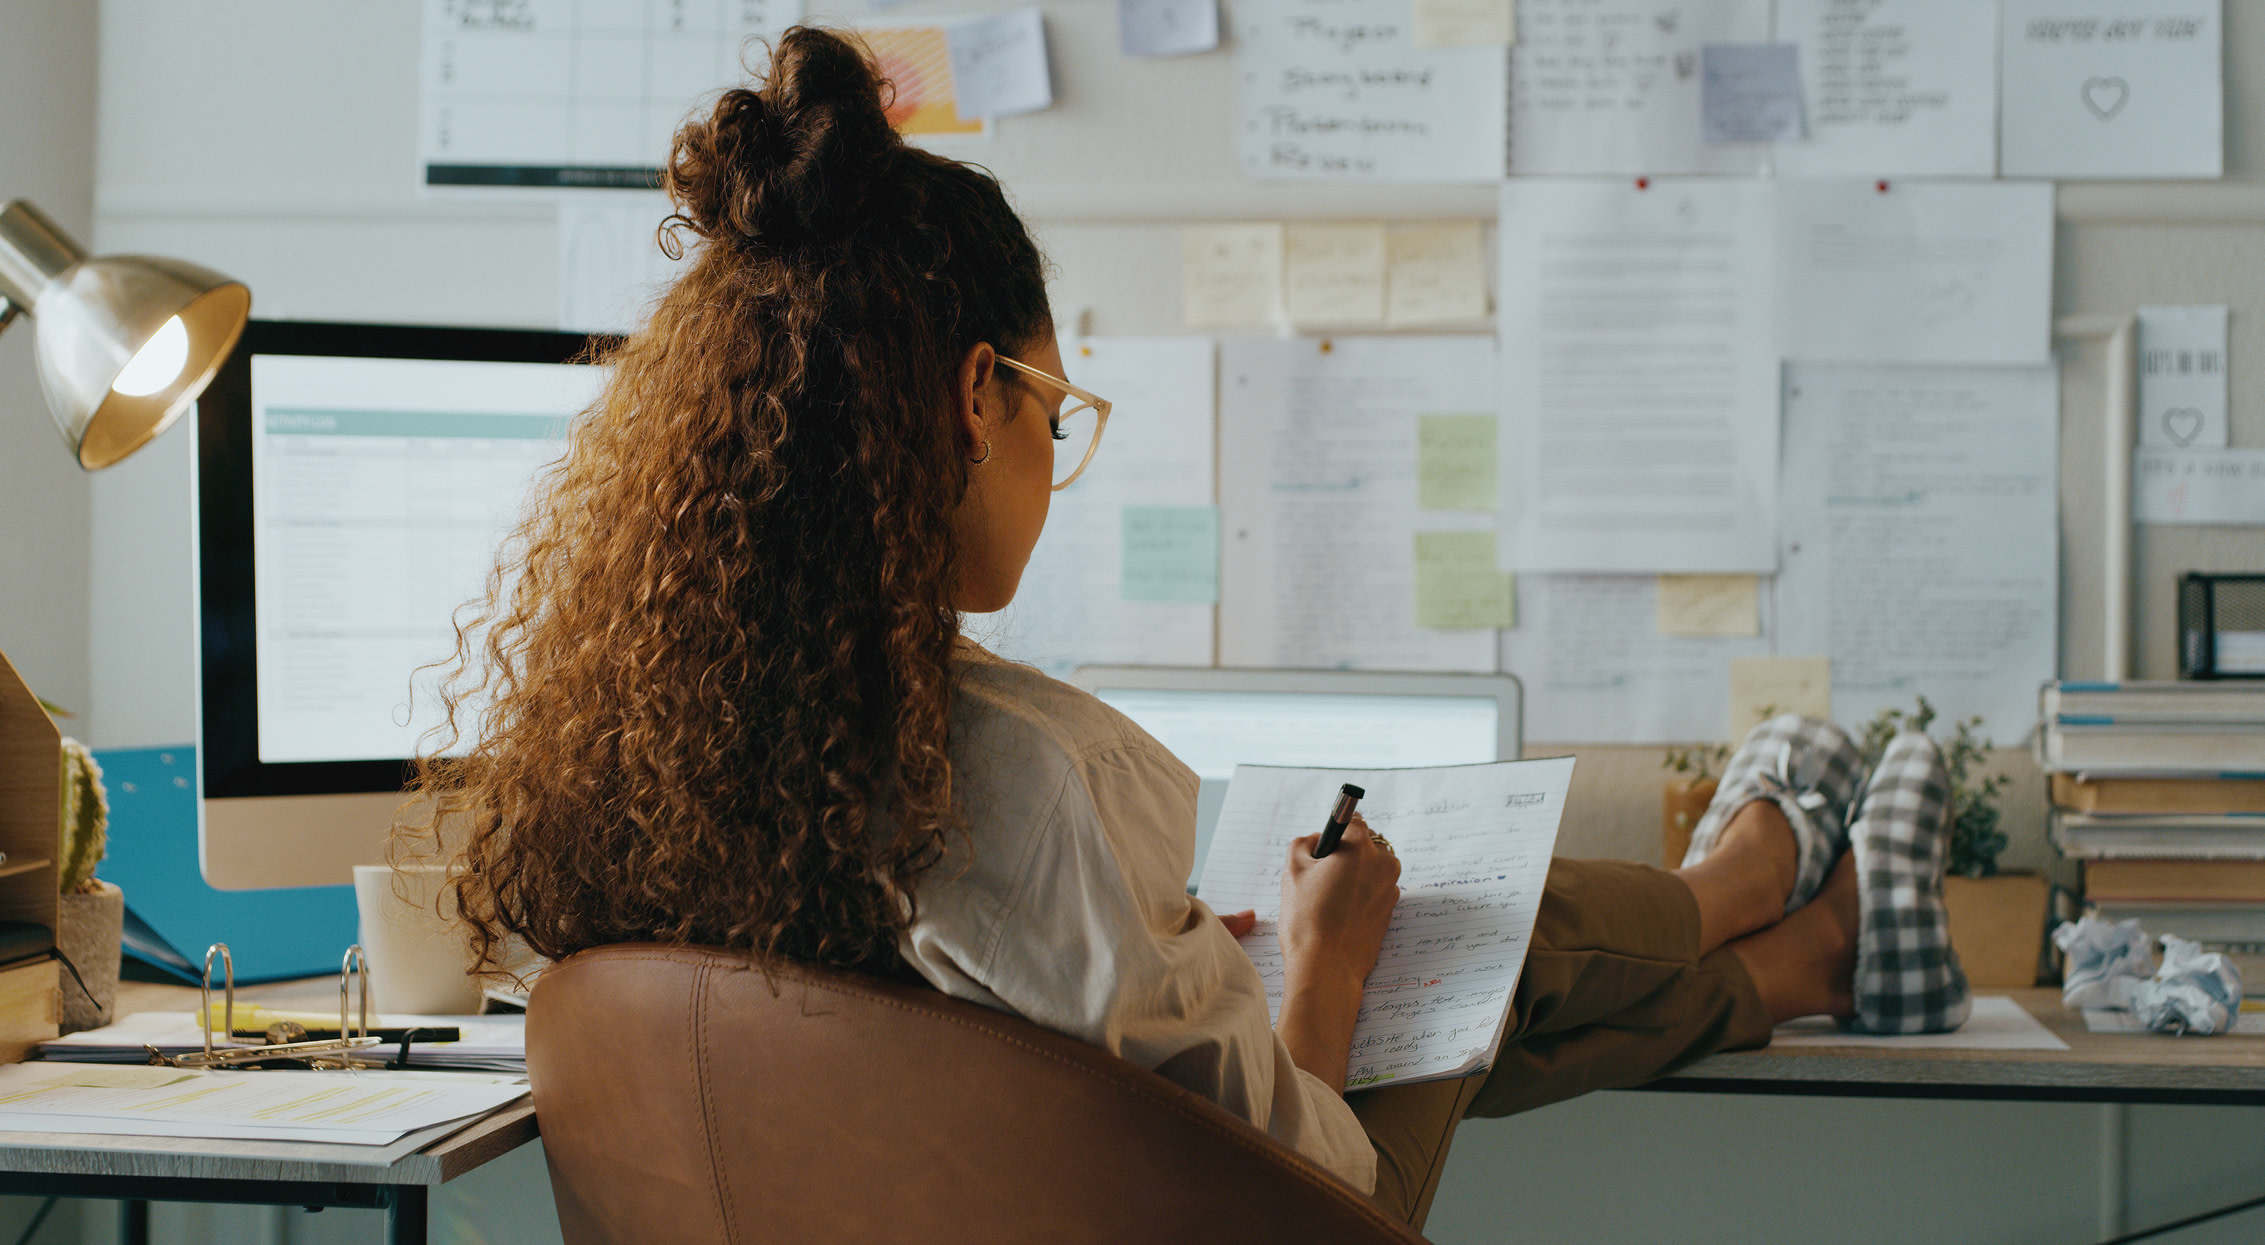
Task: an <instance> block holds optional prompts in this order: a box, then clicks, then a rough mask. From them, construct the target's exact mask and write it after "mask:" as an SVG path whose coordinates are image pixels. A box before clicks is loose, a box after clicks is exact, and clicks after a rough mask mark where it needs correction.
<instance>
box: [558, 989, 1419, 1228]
mask: <svg viewBox="0 0 2265 1245" xmlns="http://www.w3.org/2000/svg"><path fill="white" fill-rule="evenodd" d="M774 988H775V993H774ZM527 1065H528V1073H529V1075H530V1077H531V1078H532V1081H533V1087H534V1098H535V1109H536V1114H537V1118H538V1120H539V1121H540V1123H541V1127H542V1133H543V1146H544V1150H545V1152H546V1154H547V1155H548V1159H549V1162H550V1167H551V1183H552V1189H553V1193H554V1196H555V1197H556V1198H557V1201H558V1212H559V1221H560V1225H561V1227H562V1228H563V1229H564V1231H565V1237H566V1240H567V1242H568V1245H630V1243H631V1242H640V1243H641V1242H653V1241H670V1242H679V1241H684V1242H690V1241H717V1242H730V1243H732V1245H740V1243H742V1242H755V1241H781V1242H796V1243H797V1245H819V1243H823V1242H837V1241H838V1242H859V1243H861V1245H862V1243H865V1242H889V1241H905V1242H923V1243H925V1242H950V1241H962V1240H965V1241H983V1242H996V1243H999V1245H1020V1243H1022V1242H1031V1243H1036V1242H1048V1243H1049V1245H1051V1243H1055V1242H1084V1243H1090V1245H1117V1243H1119V1242H1122V1243H1124V1245H1135V1243H1138V1245H1187V1243H1189V1242H1195V1241H1206V1240H1215V1241H1232V1242H1236V1243H1237V1245H1250V1243H1253V1242H1264V1241H1296V1242H1300V1243H1301V1245H1304V1243H1308V1242H1331V1243H1333V1245H1334V1243H1337V1242H1346V1243H1351V1245H1358V1243H1361V1242H1399V1243H1402V1245H1405V1243H1407V1242H1417V1241H1421V1240H1422V1238H1421V1237H1420V1236H1418V1235H1416V1234H1415V1233H1414V1232H1412V1231H1410V1230H1409V1229H1408V1228H1406V1227H1405V1226H1404V1225H1401V1224H1399V1223H1397V1222H1395V1221H1393V1220H1392V1219H1390V1218H1388V1217H1387V1216H1385V1215H1384V1214H1383V1213H1382V1212H1381V1211H1379V1210H1378V1209H1377V1208H1376V1206H1375V1204H1374V1203H1372V1202H1370V1201H1369V1199H1368V1198H1366V1197H1363V1196H1362V1195H1361V1194H1359V1193H1357V1192H1355V1191H1354V1190H1353V1189H1352V1188H1351V1187H1350V1186H1348V1185H1346V1184H1344V1183H1343V1182H1342V1181H1339V1180H1338V1179H1336V1178H1335V1177H1334V1176H1331V1175H1330V1174H1329V1173H1328V1172H1326V1171H1324V1170H1323V1169H1321V1168H1320V1167H1318V1166H1317V1165H1315V1164H1314V1163H1312V1162H1311V1161H1309V1160H1307V1159H1305V1158H1303V1157H1302V1156H1300V1155H1298V1154H1297V1153H1295V1152H1294V1151H1292V1150H1290V1149H1289V1148H1287V1147H1285V1146H1283V1145H1281V1144H1280V1143H1278V1142H1276V1141H1274V1140H1273V1139H1272V1138H1270V1137H1268V1136H1266V1135H1265V1134H1264V1133H1263V1132H1261V1131H1259V1130H1258V1129H1256V1128H1253V1127H1251V1126H1250V1125H1249V1124H1248V1123H1246V1122H1244V1121H1243V1120H1241V1119H1239V1118H1237V1117H1235V1116H1233V1115H1231V1114H1229V1113H1228V1112H1226V1111H1224V1110H1222V1109H1221V1108H1220V1107H1218V1106H1217V1105H1216V1104H1214V1103H1212V1102H1210V1101H1209V1100H1207V1099H1205V1098H1203V1097H1201V1096H1200V1095H1197V1094H1194V1093H1191V1092H1189V1091H1187V1090H1185V1089H1182V1088H1180V1087H1179V1086H1177V1085H1174V1084H1172V1083H1171V1082H1169V1081H1167V1080H1165V1079H1164V1078H1163V1077H1160V1076H1158V1075H1156V1074H1155V1073H1152V1072H1149V1071H1147V1070H1146V1069H1143V1068H1139V1067H1136V1066H1134V1065H1132V1064H1130V1063H1127V1062H1125V1061H1124V1060H1121V1059H1118V1058H1116V1057H1115V1056H1113V1055H1110V1054H1108V1053H1106V1052H1104V1051H1102V1050H1101V1049H1099V1048H1098V1047H1093V1046H1088V1045H1086V1044H1085V1043H1082V1042H1079V1041H1076V1040H1074V1039H1070V1038H1066V1037H1063V1036H1062V1035H1060V1034H1057V1033H1053V1032H1051V1031H1048V1030H1046V1029H1042V1028H1040V1027H1038V1026H1037V1025H1034V1024H1032V1023H1030V1022H1029V1021H1026V1020H1023V1019H1021V1018H1019V1017H1015V1016H1009V1015H1005V1014H1002V1013H999V1012H995V1011H992V1010H990V1009H988V1008H983V1007H978V1006H975V1005H973V1004H970V1003H965V1002H962V1001H960V1000H957V999H953V998H950V997H948V996H946V995H943V994H941V993H939V992H937V991H934V990H930V989H927V988H924V987H920V986H907V985H900V984H896V983H892V982H886V981H881V980H878V979H876V978H871V977H865V976H860V975H856V974H848V973H839V972H832V971H827V970H820V969H813V968H809V967H805V966H799V965H773V966H772V968H771V972H770V974H769V977H768V978H766V976H765V974H764V973H763V972H762V971H761V969H760V968H758V967H757V966H756V965H755V964H754V962H753V961H752V960H751V959H750V958H749V957H748V956H746V955H745V954H741V953H736V952H729V951H721V950H716V949H711V948H699V947H667V946H659V945H643V944H628V945H622V946H614V947H602V948H598V949H595V950H592V951H586V952H583V953H581V954H579V955H575V956H572V957H570V958H568V959H566V960H564V961H562V962H561V963H559V964H557V965H554V966H553V967H552V968H551V969H550V970H549V971H547V972H546V973H544V974H543V976H542V979H541V980H540V982H538V984H537V985H536V987H535V991H534V997H533V998H532V1000H531V1001H530V1003H529V1007H528V1014H527Z"/></svg>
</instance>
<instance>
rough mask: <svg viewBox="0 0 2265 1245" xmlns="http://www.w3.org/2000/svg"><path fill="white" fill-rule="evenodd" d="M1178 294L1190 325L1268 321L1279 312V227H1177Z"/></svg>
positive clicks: (1225, 325)
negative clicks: (1178, 235)
mask: <svg viewBox="0 0 2265 1245" xmlns="http://www.w3.org/2000/svg"><path fill="white" fill-rule="evenodd" d="M1180 298H1181V302H1180V319H1181V320H1182V321H1183V322H1184V323H1185V324H1186V325H1187V326H1188V327H1189V328H1191V329H1241V328H1258V327H1261V326H1264V325H1269V324H1272V323H1273V322H1274V321H1275V320H1276V319H1277V318H1278V317H1279V316H1280V315H1281V311H1282V226H1280V225H1278V224H1261V225H1185V226H1182V227H1181V229H1180Z"/></svg>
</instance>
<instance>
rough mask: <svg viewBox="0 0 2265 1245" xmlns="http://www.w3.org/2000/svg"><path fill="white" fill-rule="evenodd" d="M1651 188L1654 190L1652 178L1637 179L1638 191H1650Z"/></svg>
mask: <svg viewBox="0 0 2265 1245" xmlns="http://www.w3.org/2000/svg"><path fill="white" fill-rule="evenodd" d="M1651 188H1652V179H1651V178H1648V177H1639V178H1637V179H1636V189H1638V190H1650V189H1651Z"/></svg>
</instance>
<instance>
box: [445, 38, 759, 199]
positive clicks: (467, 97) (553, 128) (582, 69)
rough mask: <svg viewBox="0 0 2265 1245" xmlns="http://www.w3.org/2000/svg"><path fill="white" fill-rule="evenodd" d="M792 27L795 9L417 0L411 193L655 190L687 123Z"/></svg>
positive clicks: (745, 73)
mask: <svg viewBox="0 0 2265 1245" xmlns="http://www.w3.org/2000/svg"><path fill="white" fill-rule="evenodd" d="M801 16H802V3H801V0H425V25H424V46H423V56H422V64H421V66H420V70H419V85H420V88H421V89H420V92H419V109H418V139H417V165H418V180H419V182H420V183H421V184H422V185H424V186H426V187H463V188H490V189H537V190H545V189H548V190H557V189H622V188H639V189H642V188H649V187H652V186H654V185H657V184H658V183H659V177H660V166H661V164H662V162H663V161H664V160H665V159H666V158H667V155H668V145H669V138H670V136H671V135H673V134H674V133H675V131H676V128H677V126H678V124H679V123H681V122H682V121H683V119H684V117H685V115H686V114H687V113H688V112H690V111H692V109H693V108H694V107H695V106H696V105H698V104H699V103H700V102H701V101H702V100H703V99H704V98H706V97H708V96H710V95H712V94H713V93H714V92H716V91H718V90H720V89H722V88H723V87H726V86H729V85H732V84H734V83H736V82H739V81H741V80H742V79H743V78H745V77H746V76H747V71H746V68H745V64H746V63H755V64H760V63H761V60H762V57H763V56H764V55H765V51H764V48H763V47H762V46H761V45H760V44H757V43H755V42H754V41H755V40H768V39H771V38H774V37H776V36H777V35H778V34H779V33H780V32H781V31H783V30H785V29H786V28H787V27H788V26H791V25H793V24H794V23H795V22H796V21H798V20H800V18H801Z"/></svg>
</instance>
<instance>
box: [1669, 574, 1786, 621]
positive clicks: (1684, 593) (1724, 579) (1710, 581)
mask: <svg viewBox="0 0 2265 1245" xmlns="http://www.w3.org/2000/svg"><path fill="white" fill-rule="evenodd" d="M1761 596H1762V591H1761V581H1760V580H1759V579H1757V578H1755V577H1754V576H1752V575H1662V576H1660V577H1659V597H1658V611H1657V612H1658V627H1659V633H1660V634H1661V635H1721V636H1747V635H1759V634H1760V633H1761V630H1762V605H1761Z"/></svg>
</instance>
